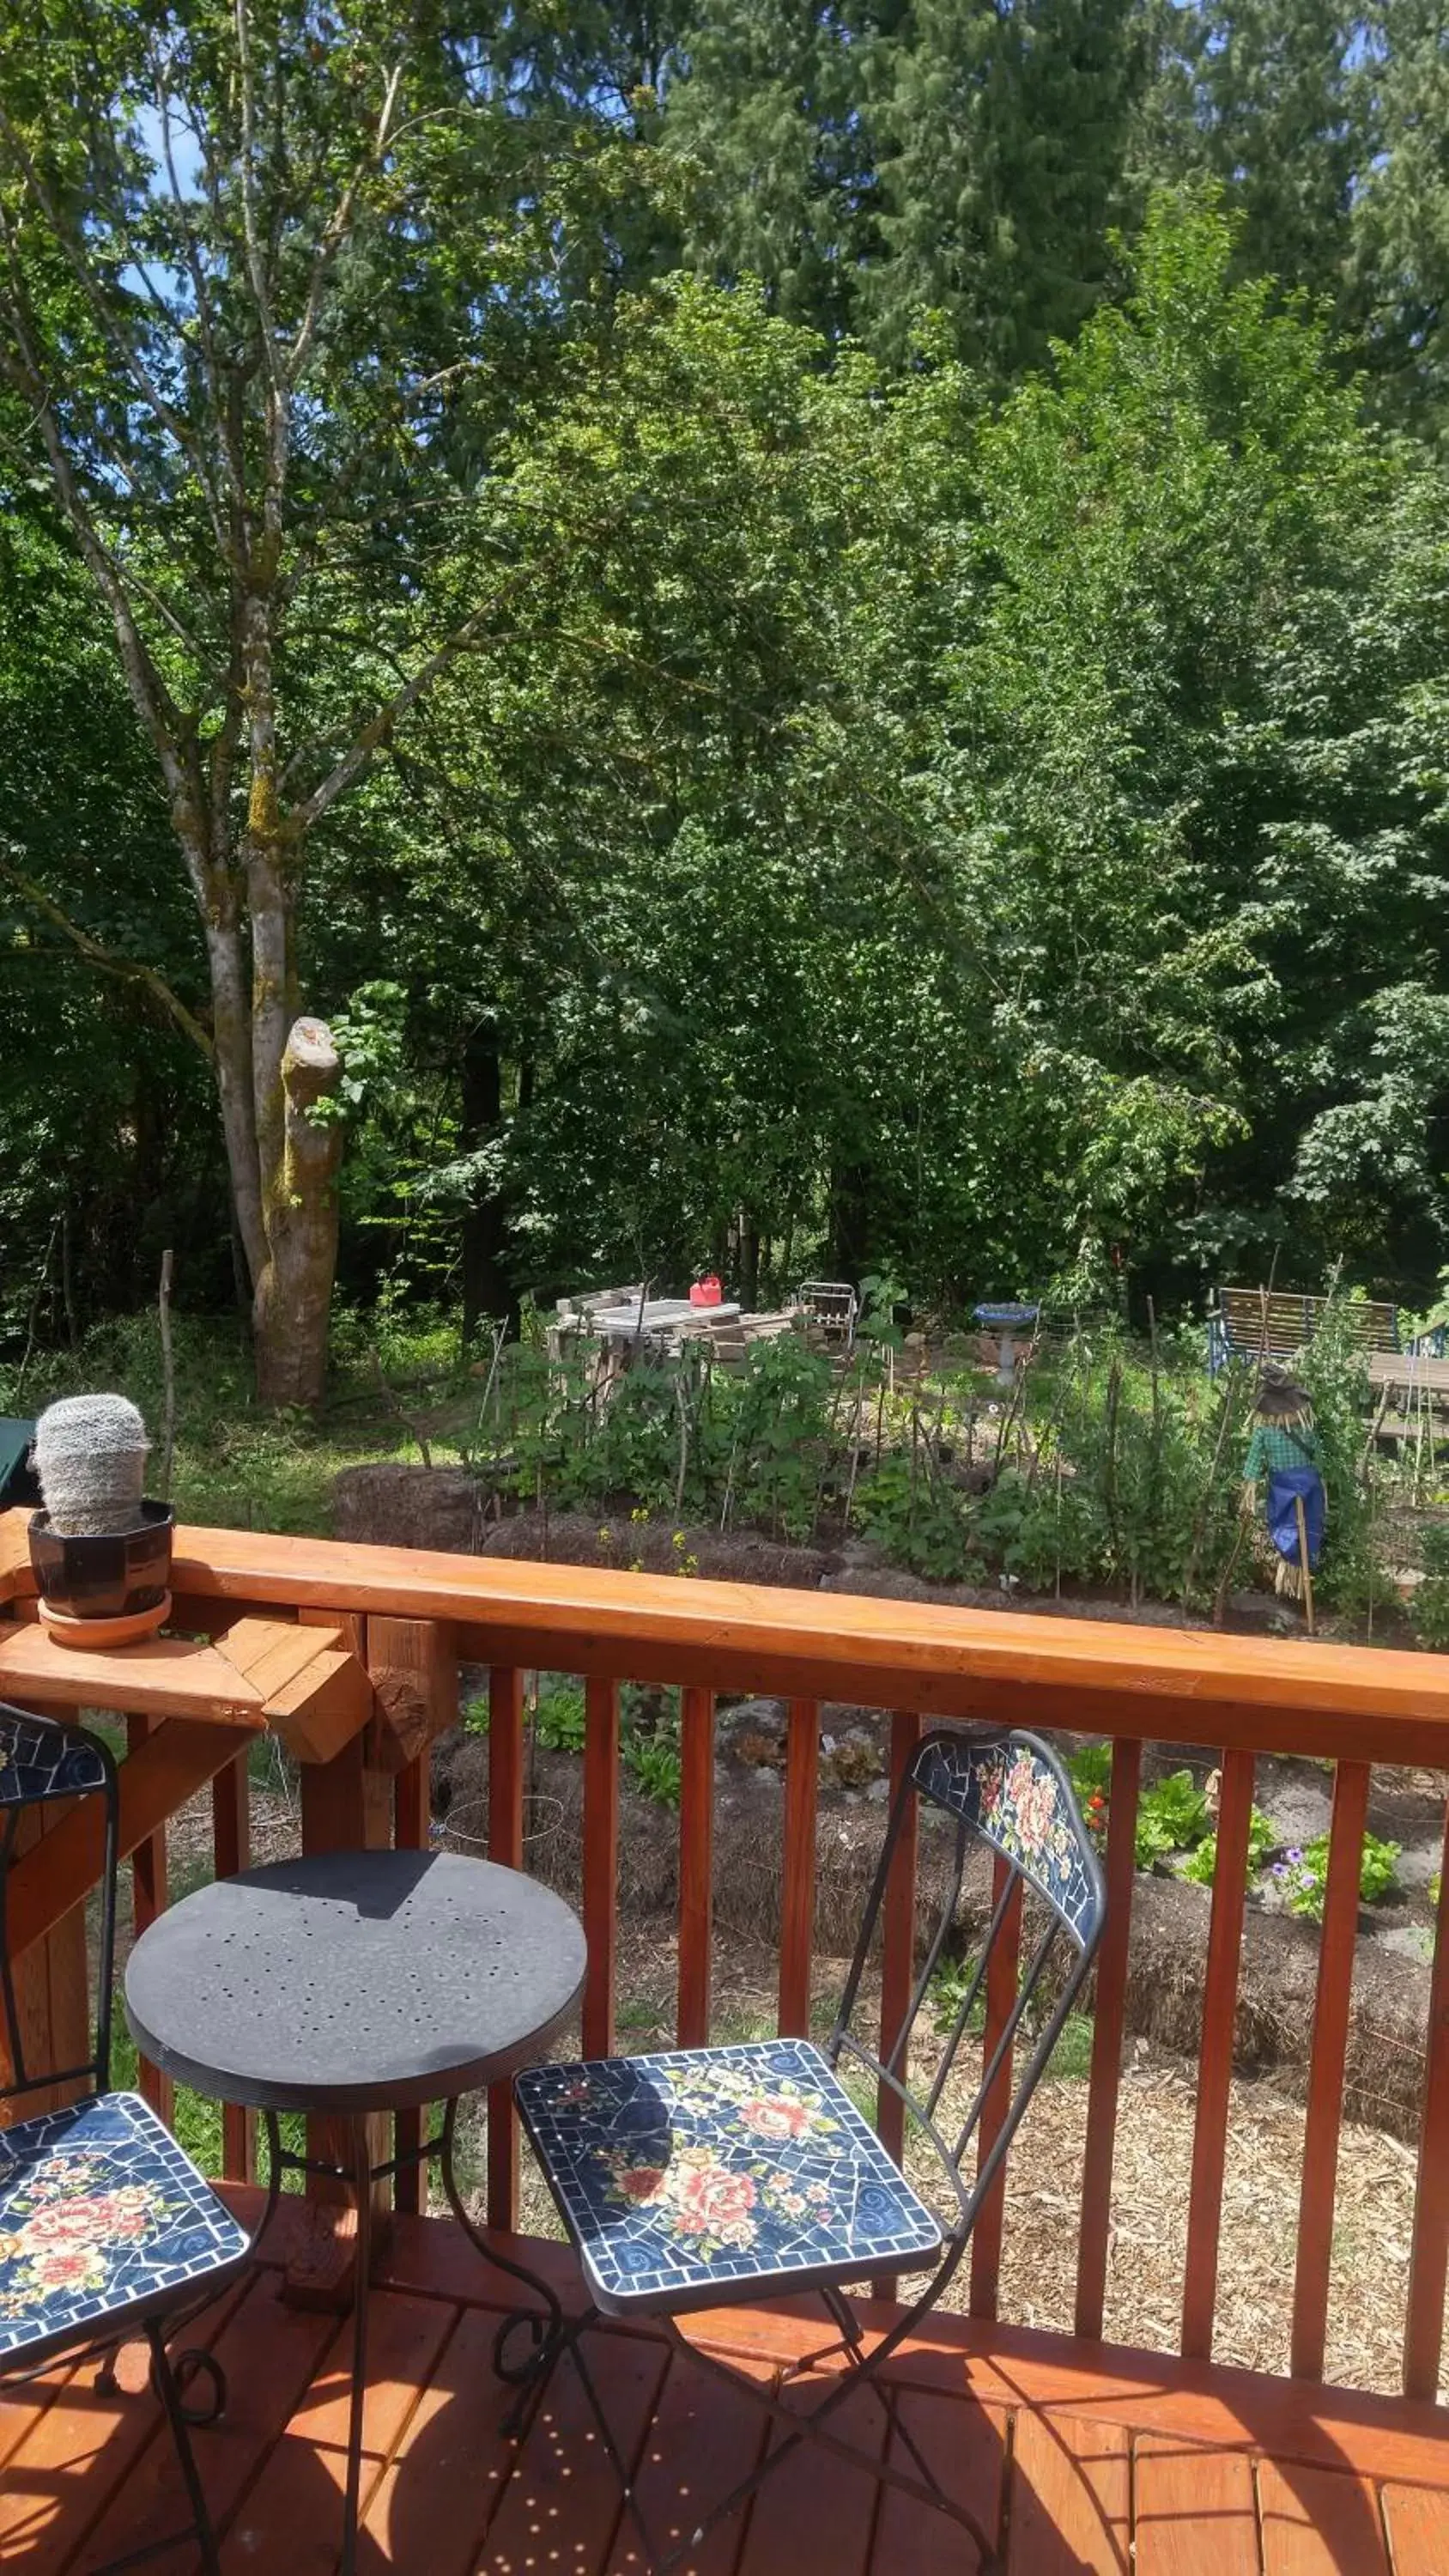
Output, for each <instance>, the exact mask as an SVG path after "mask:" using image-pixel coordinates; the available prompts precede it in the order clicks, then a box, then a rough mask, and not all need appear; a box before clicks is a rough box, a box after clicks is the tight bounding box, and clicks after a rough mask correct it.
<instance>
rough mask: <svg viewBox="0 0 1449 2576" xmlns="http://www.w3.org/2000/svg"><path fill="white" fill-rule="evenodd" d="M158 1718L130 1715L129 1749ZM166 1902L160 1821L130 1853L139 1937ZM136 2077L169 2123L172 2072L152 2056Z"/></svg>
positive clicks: (140, 1741) (133, 1911) (163, 1835)
mask: <svg viewBox="0 0 1449 2576" xmlns="http://www.w3.org/2000/svg"><path fill="white" fill-rule="evenodd" d="M157 1724H158V1720H157V1719H155V1718H152V1717H128V1718H127V1720H126V1749H127V1752H128V1753H134V1752H135V1751H136V1748H137V1746H138V1745H141V1744H144V1743H145V1741H146V1738H147V1736H148V1735H151V1734H153V1733H154V1731H155V1728H156V1726H157ZM166 1904H167V1866H166V1827H165V1825H164V1824H160V1825H158V1826H157V1827H156V1830H155V1832H154V1833H151V1834H147V1835H146V1837H145V1839H144V1841H142V1842H139V1843H137V1845H136V1848H135V1850H134V1851H133V1852H132V1854H131V1921H132V1924H133V1926H134V1928H135V1935H136V1939H137V1940H138V1941H139V1940H140V1938H141V1935H142V1933H143V1932H144V1931H146V1930H147V1929H148V1927H149V1926H150V1925H151V1924H152V1923H154V1922H155V1920H156V1917H157V1915H158V1914H164V1912H165V1910H166ZM136 2080H137V2083H138V2085H139V2087H140V2090H141V2092H142V2093H143V2094H144V2095H145V2097H146V2100H147V2101H148V2102H149V2103H150V2105H151V2108H152V2110H153V2111H155V2112H157V2113H158V2114H159V2116H160V2118H161V2119H163V2120H165V2121H167V2122H168V2123H169V2122H170V2121H171V2120H173V2119H174V2117H175V2114H176V2087H175V2085H174V2084H173V2083H172V2081H171V2078H170V2076H169V2075H163V2074H162V2072H161V2069H160V2067H159V2066H153V2065H152V2063H151V2061H150V2059H149V2057H143V2058H141V2059H140V2061H139V2063H138V2065H137V2069H136Z"/></svg>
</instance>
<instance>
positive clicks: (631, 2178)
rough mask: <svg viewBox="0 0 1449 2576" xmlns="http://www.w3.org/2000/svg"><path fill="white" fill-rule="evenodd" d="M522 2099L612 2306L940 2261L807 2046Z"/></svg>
mask: <svg viewBox="0 0 1449 2576" xmlns="http://www.w3.org/2000/svg"><path fill="white" fill-rule="evenodd" d="M514 2091H515V2093H516V2095H517V2098H518V2106H519V2110H520V2112H521V2113H522V2116H523V2120H524V2125H525V2127H526V2128H527V2131H528V2134H529V2137H530V2139H531V2140H532V2142H533V2146H534V2149H535V2152H536V2154H537V2156H538V2158H539V2162H540V2163H541V2165H542V2166H543V2170H544V2173H545V2174H546V2176H547V2178H548V2182H549V2187H550V2189H551V2190H552V2192H553V2196H554V2198H555V2200H556V2201H557V2203H558V2206H559V2210H560V2213H561V2215H562V2217H563V2219H564V2222H565V2224H566V2225H567V2227H568V2230H569V2233H570V2235H571V2236H572V2238H573V2240H574V2243H575V2244H576V2245H577V2247H578V2249H579V2253H580V2256H581V2258H582V2261H583V2265H584V2270H585V2273H586V2274H587V2277H588V2280H589V2285H590V2288H591V2289H592V2291H593V2294H594V2296H595V2298H596V2300H597V2302H598V2305H599V2306H600V2307H601V2308H605V2309H609V2310H614V2311H617V2310H619V2309H622V2308H627V2307H629V2306H631V2305H633V2304H635V2303H638V2304H639V2305H642V2306H651V2307H653V2308H655V2309H660V2310H664V2309H670V2308H680V2307H700V2306H705V2305H708V2303H709V2301H710V2299H711V2298H722V2297H724V2298H743V2297H746V2296H748V2295H749V2293H750V2291H751V2290H752V2289H754V2288H757V2287H758V2288H766V2287H771V2288H776V2289H779V2288H791V2287H802V2286H804V2284H805V2283H806V2282H807V2281H809V2280H814V2279H823V2278H827V2277H828V2278H830V2279H834V2280H839V2281H850V2280H863V2279H866V2278H868V2277H869V2276H870V2275H871V2274H872V2273H874V2272H885V2271H892V2270H895V2269H897V2268H902V2269H910V2268H914V2269H916V2270H919V2269H920V2268H921V2267H922V2265H923V2263H926V2262H929V2261H930V2260H932V2259H933V2258H934V2257H935V2256H936V2255H937V2254H938V2253H939V2252H940V2250H941V2244H942V2237H941V2229H940V2226H939V2224H938V2222H937V2220H936V2219H935V2218H934V2217H933V2216H932V2214H931V2212H930V2210H929V2209H928V2208H927V2207H926V2205H925V2203H924V2202H923V2201H921V2200H919V2199H918V2198H917V2196H916V2194H915V2193H914V2192H913V2191H912V2189H911V2187H910V2185H909V2183H907V2182H906V2181H905V2179H904V2178H903V2176H902V2174H901V2173H900V2171H899V2169H898V2167H897V2166H896V2165H895V2164H893V2163H892V2161H891V2158H890V2157H889V2155H887V2153H886V2150H885V2148H884V2147H883V2146H882V2145H881V2142H880V2140H879V2138H878V2137H877V2136H876V2134H875V2131H874V2130H873V2129H872V2128H871V2127H870V2126H869V2125H868V2123H867V2122H866V2121H865V2120H864V2119H862V2117H861V2114H860V2112H859V2111H858V2110H857V2109H856V2106H855V2104H854V2103H853V2102H852V2100H851V2098H850V2096H849V2094H848V2093H847V2092H846V2090H845V2088H844V2086H843V2085H842V2084H841V2082H840V2080H839V2078H838V2076H836V2074H835V2073H834V2072H833V2070H832V2068H831V2067H830V2066H829V2065H828V2064H827V2062H826V2060H825V2059H824V2058H823V2057H822V2055H821V2053H820V2051H819V2049H818V2048H813V2047H812V2046H811V2045H810V2042H809V2041H808V2040H803V2039H772V2040H762V2041H758V2042H751V2043H749V2044H747V2045H744V2046H741V2047H737V2048H708V2049H674V2050H670V2051H667V2052H666V2053H664V2054H661V2055H658V2056H652V2057H611V2058H602V2059H599V2060H596V2061H594V2062H592V2063H588V2064H582V2065H572V2066H535V2067H530V2068H529V2070H528V2071H527V2073H526V2074H523V2075H520V2076H518V2077H517V2078H516V2079H515V2084H514Z"/></svg>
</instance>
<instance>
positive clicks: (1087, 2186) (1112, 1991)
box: [1076, 1737, 1142, 2342]
mask: <svg viewBox="0 0 1449 2576" xmlns="http://www.w3.org/2000/svg"><path fill="white" fill-rule="evenodd" d="M1141 1785H1142V1747H1141V1745H1140V1743H1138V1741H1137V1739H1136V1738H1135V1737H1131V1738H1127V1737H1123V1738H1121V1739H1120V1740H1119V1741H1118V1742H1117V1743H1116V1744H1114V1745H1113V1747H1112V1791H1111V1798H1110V1801H1109V1804H1108V1809H1107V1869H1106V1879H1107V1926H1106V1930H1105V1932H1104V1933H1103V1935H1102V1946H1101V1949H1100V1950H1099V1951H1098V1953H1097V1985H1096V2000H1095V2005H1094V2009H1093V2022H1092V2071H1091V2076H1090V2079H1089V2082H1088V2087H1087V2143H1086V2149H1085V2152H1084V2154H1083V2157H1082V2218H1081V2228H1080V2232H1079V2235H1078V2239H1077V2313H1076V2329H1077V2332H1078V2334H1079V2335H1081V2336H1082V2337H1083V2338H1084V2339H1085V2340H1089V2341H1091V2342H1096V2341H1097V2340H1098V2339H1099V2338H1100V2336H1101V2332H1102V2312H1103V2308H1104V2306H1105V2304H1106V2296H1107V2245H1108V2240H1109V2237H1110V2234H1111V2225H1112V2164H1113V2157H1114V2153H1115V2149H1116V2144H1117V2094H1118V2089H1119V2086H1120V2084H1121V2080H1122V2028H1123V2021H1124V2017H1125V2006H1126V2000H1127V1954H1128V1949H1129V1947H1130V1944H1131V1939H1132V1890H1133V1884H1134V1881H1135V1878H1136V1869H1137V1850H1136V1846H1137V1799H1138V1792H1139V1790H1140V1788H1141Z"/></svg>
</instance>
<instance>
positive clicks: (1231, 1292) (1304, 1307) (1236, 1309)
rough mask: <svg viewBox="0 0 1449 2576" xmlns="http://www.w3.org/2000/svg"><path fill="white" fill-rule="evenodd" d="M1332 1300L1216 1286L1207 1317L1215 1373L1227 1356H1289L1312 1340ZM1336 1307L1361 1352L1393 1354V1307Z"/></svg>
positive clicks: (1396, 1342)
mask: <svg viewBox="0 0 1449 2576" xmlns="http://www.w3.org/2000/svg"><path fill="white" fill-rule="evenodd" d="M1331 1302H1335V1301H1331V1300H1330V1299H1329V1298H1327V1297H1303V1296H1299V1295H1298V1294H1297V1293H1296V1291H1293V1290H1290V1289H1285V1288H1275V1289H1271V1290H1270V1289H1267V1288H1220V1289H1219V1290H1218V1292H1217V1299H1216V1303H1215V1305H1214V1306H1213V1307H1212V1309H1211V1310H1210V1312H1209V1315H1208V1359H1209V1365H1210V1367H1211V1368H1212V1371H1213V1374H1214V1376H1216V1375H1217V1372H1218V1370H1219V1369H1221V1368H1225V1367H1226V1365H1227V1363H1228V1361H1229V1360H1230V1359H1266V1360H1282V1359H1290V1358H1291V1357H1292V1355H1293V1353H1294V1352H1295V1351H1301V1350H1302V1348H1303V1345H1304V1343H1305V1342H1311V1341H1312V1339H1313V1337H1314V1335H1315V1333H1316V1332H1317V1331H1318V1329H1319V1326H1320V1325H1321V1323H1322V1321H1323V1318H1324V1316H1325V1315H1326V1314H1327V1312H1328V1309H1329V1305H1330V1303H1331ZM1336 1302H1337V1305H1338V1311H1339V1313H1340V1314H1341V1315H1345V1316H1347V1318H1348V1324H1349V1330H1350V1331H1351V1332H1352V1334H1353V1336H1354V1338H1355V1340H1356V1341H1357V1342H1358V1343H1359V1345H1360V1347H1361V1348H1362V1349H1364V1350H1365V1351H1369V1352H1374V1351H1379V1352H1394V1353H1397V1352H1398V1350H1399V1348H1400V1344H1399V1318H1398V1312H1397V1309H1396V1308H1395V1307H1393V1306H1390V1305H1387V1304H1383V1303H1379V1302H1375V1301H1373V1300H1368V1301H1366V1302H1363V1303H1358V1302H1353V1301H1350V1300H1348V1299H1340V1300H1338V1301H1336Z"/></svg>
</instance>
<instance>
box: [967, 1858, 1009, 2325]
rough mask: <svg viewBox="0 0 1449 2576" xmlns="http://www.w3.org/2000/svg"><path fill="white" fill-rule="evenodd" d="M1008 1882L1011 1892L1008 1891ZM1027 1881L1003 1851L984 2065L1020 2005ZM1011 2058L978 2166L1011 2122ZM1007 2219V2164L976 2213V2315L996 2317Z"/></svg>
mask: <svg viewBox="0 0 1449 2576" xmlns="http://www.w3.org/2000/svg"><path fill="white" fill-rule="evenodd" d="M1008 1881H1010V1893H1009V1894H1008ZM1021 1891H1022V1881H1021V1879H1020V1877H1013V1876H1012V1872H1011V1866H1010V1863H1009V1862H1008V1861H1006V1860H1004V1859H1002V1858H1001V1857H1000V1856H999V1855H998V1857H997V1859H996V1860H995V1861H994V1862H993V1864H992V1871H991V1912H992V1919H993V1920H994V1919H995V1915H996V1909H997V1907H998V1905H1000V1903H1001V1900H1002V1898H1003V1897H1004V1896H1005V1897H1006V1898H1007V1903H1006V1909H1005V1912H1004V1913H1003V1915H1002V1917H1001V1924H1000V1928H999V1929H998V1931H997V1935H996V1939H995V1940H994V1942H993V1943H992V1945H991V1956H990V1958H989V1959H988V1961H987V1963H986V2020H985V2023H984V2025H983V2028H982V2032H981V2063H982V2065H983V2066H989V2065H990V2063H991V2060H992V2058H993V2057H994V2056H995V2054H996V2051H997V2049H998V2047H1000V2044H1001V2039H1002V2035H1003V2033H1004V2032H1005V2030H1006V2027H1007V2024H1008V2022H1009V2021H1010V2019H1011V2016H1012V2013H1013V2011H1014V2009H1015V2006H1016V1996H1017V1985H1018V1980H1019V1976H1020V1970H1021V1904H1022V1894H1021ZM1011 2058H1012V2052H1011V2050H1010V2048H1007V2049H1006V2050H1005V2051H1004V2052H1003V2055H1002V2059H1001V2064H1000V2065H999V2066H998V2068H997V2070H996V2073H995V2075H994V2077H993V2078H992V2082H991V2087H990V2090H989V2091H988V2093H987V2095H986V2099H985V2101H984V2102H983V2103H982V2105H981V2125H980V2127H979V2128H978V2130H977V2132H976V2170H977V2173H978V2174H979V2173H980V2172H981V2171H982V2169H983V2168H984V2166H985V2164H986V2162H987V2159H988V2158H989V2156H990V2154H991V2151H992V2149H993V2147H994V2146H995V2144H996V2141H997V2139H998V2138H999V2137H1000V2135H1001V2132H1002V2129H1003V2127H1004V2126H1005V2122H1006V2115H1007V2112H1008V2111H1009V2110H1010V2108H1011ZM1005 2220H1006V2165H1005V2163H1003V2164H1002V2165H1001V2167H1000V2169H999V2171H998V2173H997V2174H996V2177H995V2179H994V2181H993V2182H992V2184H991V2187H990V2189H989V2190H988V2192H987V2194H986V2197H985V2199H984V2200H983V2201H982V2203H981V2207H980V2209H979V2210H978V2211H977V2213H976V2224H975V2226H974V2228H973V2229H972V2231H971V2314H972V2315H973V2317H994V2316H995V2314H996V2285H997V2280H998V2278H999V2275H1000V2272H1001V2237H1002V2230H1003V2227H1004V2225H1005Z"/></svg>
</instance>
